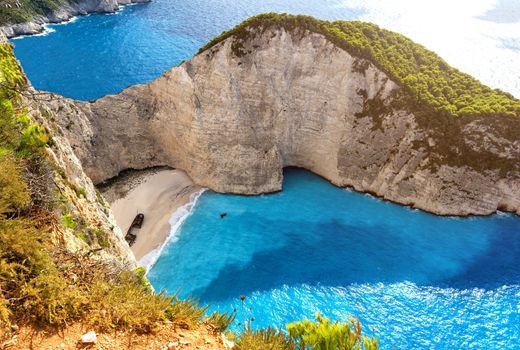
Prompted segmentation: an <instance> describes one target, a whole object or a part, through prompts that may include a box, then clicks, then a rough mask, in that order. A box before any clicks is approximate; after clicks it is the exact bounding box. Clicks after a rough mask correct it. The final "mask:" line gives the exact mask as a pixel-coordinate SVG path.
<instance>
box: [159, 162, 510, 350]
mask: <svg viewBox="0 0 520 350" xmlns="http://www.w3.org/2000/svg"><path fill="white" fill-rule="evenodd" d="M284 174H285V179H284V190H283V192H281V193H277V194H272V195H264V196H258V197H245V196H235V195H221V194H216V193H213V192H211V191H208V192H206V193H204V194H203V195H202V196H201V197H200V199H199V201H198V203H197V205H196V207H195V209H194V211H193V212H192V214H191V215H190V216H189V217H188V218H187V219H186V220H185V222H184V224H183V225H182V226H181V228H180V230H179V232H178V234H177V237H178V240H177V242H175V243H174V244H171V245H168V246H166V247H165V250H164V251H163V254H162V255H161V256H160V257H159V259H158V261H157V263H156V265H155V266H154V268H153V269H152V270H151V271H150V273H149V278H150V279H151V281H152V283H153V285H154V287H155V288H156V289H163V288H166V289H167V290H169V291H176V290H177V289H178V288H182V292H181V294H183V295H188V294H190V293H193V294H194V295H197V296H199V297H200V298H201V301H202V302H204V303H209V304H211V305H212V309H219V310H221V311H231V310H233V309H237V310H238V316H239V317H238V319H239V320H243V319H245V318H251V317H254V319H255V321H254V324H255V325H257V326H266V325H276V326H279V325H284V324H286V323H287V322H291V321H294V320H296V319H299V318H301V317H312V316H313V314H315V313H316V312H321V313H323V314H325V315H328V316H331V317H333V318H335V319H343V320H344V319H346V318H348V316H349V315H356V316H358V317H359V318H360V319H361V321H362V322H363V325H364V326H365V327H366V329H367V330H368V331H369V332H370V333H373V334H375V335H377V336H378V337H380V338H381V342H382V344H383V349H391V348H392V346H393V345H395V346H396V348H398V349H401V348H402V349H467V348H475V349H485V348H490V349H491V348H493V349H494V348H500V349H515V348H516V346H517V345H516V344H517V343H518V342H519V341H520V316H519V304H520V287H519V282H518V281H520V279H519V277H520V267H519V264H518V263H517V262H518V261H520V219H519V218H517V217H514V216H512V215H508V214H503V213H502V214H501V215H496V216H492V217H485V218H470V219H463V218H449V217H437V216H433V215H430V214H427V213H424V212H421V211H415V210H411V209H409V208H405V207H402V206H398V205H394V204H391V203H387V202H383V201H381V200H378V199H375V198H373V197H372V198H370V197H367V196H364V195H361V194H357V193H354V192H350V191H344V190H342V189H339V188H336V187H334V186H332V185H331V184H329V183H328V182H327V181H325V180H323V179H321V178H320V177H318V176H315V175H313V174H310V173H308V172H306V171H302V170H294V169H291V170H287V171H286V172H285V173H284ZM222 212H227V213H228V216H226V218H224V219H220V216H219V214H220V213H222ZM242 294H243V295H246V296H247V299H246V301H245V302H244V309H243V311H242V303H241V301H240V299H239V296H240V295H242ZM235 327H237V326H235ZM497 346H498V347H497Z"/></svg>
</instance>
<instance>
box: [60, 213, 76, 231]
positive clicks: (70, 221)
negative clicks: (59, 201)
mask: <svg viewBox="0 0 520 350" xmlns="http://www.w3.org/2000/svg"><path fill="white" fill-rule="evenodd" d="M61 223H62V224H63V226H64V227H66V228H70V229H71V230H75V229H76V227H77V226H78V223H77V222H76V221H74V217H73V216H72V214H70V213H68V214H63V215H62V216H61Z"/></svg>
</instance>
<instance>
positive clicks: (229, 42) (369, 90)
mask: <svg viewBox="0 0 520 350" xmlns="http://www.w3.org/2000/svg"><path fill="white" fill-rule="evenodd" d="M237 42H238V43H239V47H238V49H237ZM410 101H411V98H410V93H409V91H408V90H406V89H404V88H403V86H402V84H400V83H399V82H398V81H396V79H395V78H394V77H391V76H390V75H389V74H386V73H385V72H384V71H383V70H381V69H380V68H378V66H377V65H376V64H374V62H373V61H371V60H368V59H366V58H363V57H361V56H360V55H355V54H353V53H351V52H348V50H345V49H342V48H340V47H338V45H337V44H336V43H333V42H332V41H331V40H330V39H329V38H327V37H326V36H324V35H322V34H320V33H316V32H312V31H309V30H305V29H301V28H300V29H298V28H296V29H287V28H283V27H269V28H260V29H258V30H257V31H256V32H255V33H253V34H251V35H250V36H249V37H248V38H247V40H243V39H240V38H238V37H237V36H236V35H229V36H228V37H227V38H224V39H223V40H221V41H220V42H218V43H216V44H214V45H213V46H211V47H209V48H207V49H206V50H205V51H203V52H202V53H200V54H199V55H197V56H195V57H193V58H192V59H190V60H188V61H186V62H184V63H182V64H181V65H180V66H178V67H175V68H173V69H171V70H170V71H168V72H166V73H165V74H164V75H162V76H161V77H160V78H158V79H157V80H155V81H153V82H151V83H149V84H146V85H138V86H133V87H130V88H128V89H126V90H125V91H123V92H122V93H120V94H118V95H110V96H106V97H104V98H101V99H100V100H97V101H95V102H93V103H82V102H76V103H75V104H72V101H68V100H62V101H61V102H59V103H55V104H54V109H55V110H56V111H57V112H58V114H59V115H60V116H61V117H60V119H59V120H58V122H59V123H60V124H61V125H62V129H63V130H64V132H65V134H66V136H67V138H68V140H69V142H70V143H71V146H72V148H73V149H74V152H75V154H76V155H77V156H78V157H79V159H80V160H81V162H82V164H83V168H84V169H85V171H86V173H87V174H88V175H89V176H90V177H91V179H92V180H93V181H94V182H95V183H99V182H102V181H104V180H106V179H108V178H111V177H113V176H116V175H117V174H118V173H119V172H120V171H121V170H124V169H127V168H134V169H139V168H145V167H150V166H155V165H169V166H171V167H175V168H180V169H183V170H185V171H186V172H187V173H188V174H189V175H190V176H191V178H192V179H193V180H194V181H195V182H196V183H197V184H199V185H201V186H206V187H209V188H211V189H213V190H215V191H218V192H228V193H241V194H259V193H264V192H273V191H279V190H281V189H282V188H281V187H282V169H283V168H284V167H287V166H297V167H302V168H305V169H308V170H310V171H312V172H314V173H316V174H319V175H321V176H323V177H324V178H326V179H328V180H330V181H331V182H332V183H334V184H336V185H337V186H341V187H353V188H354V189H355V190H357V191H361V192H369V193H372V194H375V195H377V196H379V197H381V198H384V199H387V200H390V201H393V202H396V203H400V204H404V205H409V206H412V207H415V208H420V209H423V210H426V211H429V212H433V213H437V214H441V215H468V214H490V213H493V212H495V211H496V210H497V209H500V210H505V211H510V212H516V213H517V214H520V119H518V118H517V117H512V116H503V115H486V116H485V115H482V116H459V117H454V116H451V115H447V114H446V113H437V112H435V111H433V110H430V109H427V108H423V107H422V106H419V104H414V103H413V101H412V102H410ZM64 105H65V106H67V107H63V106H64ZM59 111H61V113H59Z"/></svg>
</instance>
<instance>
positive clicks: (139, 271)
mask: <svg viewBox="0 0 520 350" xmlns="http://www.w3.org/2000/svg"><path fill="white" fill-rule="evenodd" d="M135 275H136V276H137V283H138V284H139V285H141V286H142V287H143V288H144V290H146V291H147V292H149V293H152V292H153V288H152V285H151V284H150V282H149V281H148V279H147V278H146V269H145V268H144V267H142V266H139V267H138V268H136V269H135Z"/></svg>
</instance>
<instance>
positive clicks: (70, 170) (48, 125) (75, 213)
mask: <svg viewBox="0 0 520 350" xmlns="http://www.w3.org/2000/svg"><path fill="white" fill-rule="evenodd" d="M39 98H40V99H42V101H38V99H39ZM53 98H54V97H52V95H43V97H41V96H37V97H36V100H34V97H32V96H31V95H26V97H24V100H25V102H24V104H25V105H27V106H28V111H29V113H30V114H31V116H32V117H33V118H34V119H35V121H37V122H38V123H39V124H40V125H42V126H43V127H45V129H46V130H49V131H50V132H51V134H52V140H53V142H52V145H51V146H50V147H48V148H47V155H48V157H49V159H50V161H51V162H52V164H53V165H54V167H55V169H56V170H55V171H54V172H53V173H52V174H53V179H52V183H53V184H54V186H55V187H56V188H57V190H58V192H59V195H58V198H59V199H60V203H57V206H58V210H61V214H62V215H63V214H64V213H65V212H67V213H70V215H71V218H72V219H73V220H75V224H74V226H75V227H73V228H71V227H66V225H65V227H64V228H63V229H62V230H60V232H56V233H58V234H57V235H56V237H55V238H56V239H57V240H60V241H61V242H62V243H63V244H64V245H65V247H66V248H67V249H68V250H69V251H71V252H74V253H78V254H85V255H91V254H94V256H97V257H98V258H99V259H101V260H103V261H104V262H105V263H108V264H110V265H116V266H122V267H124V268H134V267H135V266H136V261H135V257H134V254H133V253H132V252H131V250H130V248H129V246H128V244H127V243H126V241H125V240H124V234H123V232H121V229H120V228H119V227H118V226H117V223H116V220H115V218H114V215H113V213H112V210H111V209H110V206H109V205H108V203H107V202H105V200H104V198H103V197H102V196H101V195H100V193H99V192H98V191H97V190H96V188H95V187H94V185H93V183H92V180H91V179H90V178H89V177H88V176H87V175H86V174H85V172H84V171H83V168H82V166H81V162H80V161H79V159H78V158H77V156H76V154H75V153H74V151H73V149H72V147H71V145H70V142H69V140H68V139H67V138H66V137H65V136H64V133H63V131H62V129H61V127H60V126H59V125H58V124H57V123H56V122H55V120H56V118H55V115H54V113H53V111H52V110H51V109H49V108H48V107H47V106H46V104H47V103H49V102H48V101H46V100H47V99H51V100H52V99H53ZM60 208H61V209H60ZM62 217H63V216H62Z"/></svg>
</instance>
